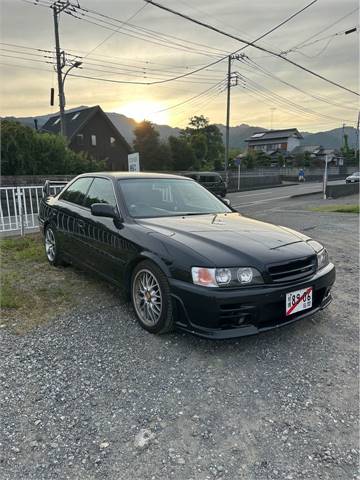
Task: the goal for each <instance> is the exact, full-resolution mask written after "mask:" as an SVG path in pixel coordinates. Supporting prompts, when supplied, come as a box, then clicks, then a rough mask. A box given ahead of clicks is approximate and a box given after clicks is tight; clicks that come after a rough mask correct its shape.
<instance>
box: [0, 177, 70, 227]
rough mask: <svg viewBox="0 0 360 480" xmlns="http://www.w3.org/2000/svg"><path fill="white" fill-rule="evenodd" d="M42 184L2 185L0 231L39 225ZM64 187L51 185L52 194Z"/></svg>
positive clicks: (0, 192)
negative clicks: (26, 185) (25, 185)
mask: <svg viewBox="0 0 360 480" xmlns="http://www.w3.org/2000/svg"><path fill="white" fill-rule="evenodd" d="M42 188H43V187H42V185H33V186H28V187H0V233H2V232H15V231H19V233H20V234H21V235H24V233H25V230H31V229H35V228H37V227H38V218H37V217H38V214H39V209H40V200H41V197H42ZM62 188H63V186H60V185H51V186H50V191H51V194H57V193H59V191H60V190H61V189H62Z"/></svg>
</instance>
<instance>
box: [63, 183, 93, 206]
mask: <svg viewBox="0 0 360 480" xmlns="http://www.w3.org/2000/svg"><path fill="white" fill-rule="evenodd" d="M92 181H93V178H92V177H84V178H79V179H78V180H76V181H75V182H74V183H73V184H71V185H70V187H68V188H67V189H66V190H65V191H64V192H63V193H62V194H61V195H60V200H66V201H67V202H71V203H76V205H83V203H84V199H85V195H86V192H87V191H88V188H89V186H90V184H91V182H92Z"/></svg>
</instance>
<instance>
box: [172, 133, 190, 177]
mask: <svg viewBox="0 0 360 480" xmlns="http://www.w3.org/2000/svg"><path fill="white" fill-rule="evenodd" d="M169 145H170V149H171V156H172V160H173V168H174V170H189V168H191V167H193V166H194V165H195V163H196V158H195V153H194V150H193V148H192V146H191V145H190V144H189V143H188V142H187V141H186V139H185V138H183V137H169Z"/></svg>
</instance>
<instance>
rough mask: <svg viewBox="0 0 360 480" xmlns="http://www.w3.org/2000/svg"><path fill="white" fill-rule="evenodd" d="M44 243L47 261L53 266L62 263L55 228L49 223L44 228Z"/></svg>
mask: <svg viewBox="0 0 360 480" xmlns="http://www.w3.org/2000/svg"><path fill="white" fill-rule="evenodd" d="M44 243H45V253H46V257H47V259H48V261H49V263H51V265H54V266H58V265H63V264H64V262H63V260H62V256H61V252H60V248H59V242H58V239H57V235H56V230H55V229H54V228H53V227H52V226H50V225H48V226H47V227H46V228H45V239H44Z"/></svg>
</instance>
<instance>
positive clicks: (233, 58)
mask: <svg viewBox="0 0 360 480" xmlns="http://www.w3.org/2000/svg"><path fill="white" fill-rule="evenodd" d="M243 56H244V55H243V54H232V55H229V56H228V73H227V86H226V90H227V100H226V129H225V181H226V183H227V184H228V182H229V169H228V165H229V133H230V106H231V101H230V100H231V98H230V90H231V87H233V86H235V85H238V80H239V77H241V76H240V75H239V74H238V73H237V72H236V73H235V76H234V77H233V76H232V72H231V62H232V60H239V59H240V58H243ZM233 79H234V80H235V84H232V83H231V81H232V80H233Z"/></svg>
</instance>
